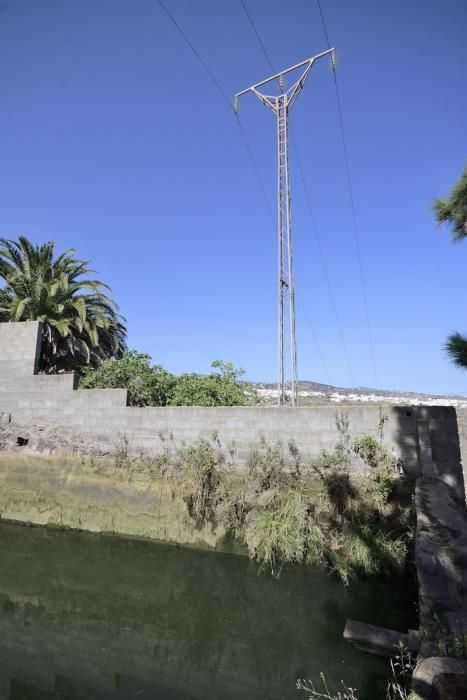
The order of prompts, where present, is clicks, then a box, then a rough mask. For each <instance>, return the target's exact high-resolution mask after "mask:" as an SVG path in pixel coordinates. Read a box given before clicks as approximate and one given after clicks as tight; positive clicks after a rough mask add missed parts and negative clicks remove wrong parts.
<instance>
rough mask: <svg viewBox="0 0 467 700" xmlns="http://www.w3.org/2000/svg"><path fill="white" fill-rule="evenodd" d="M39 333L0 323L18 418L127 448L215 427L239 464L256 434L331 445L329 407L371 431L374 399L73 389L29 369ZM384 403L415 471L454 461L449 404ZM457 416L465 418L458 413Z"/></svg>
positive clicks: (396, 442)
mask: <svg viewBox="0 0 467 700" xmlns="http://www.w3.org/2000/svg"><path fill="white" fill-rule="evenodd" d="M40 336H41V328H40V324H39V323H35V322H26V323H8V324H0V412H6V413H10V414H11V415H12V418H13V419H14V420H15V422H18V423H20V424H31V423H36V424H42V425H48V426H54V427H55V428H57V430H59V429H60V428H61V427H63V428H66V429H67V430H70V429H72V430H76V431H77V432H79V433H81V434H83V435H85V436H89V438H90V439H92V440H97V441H99V442H100V443H102V444H103V445H109V447H111V446H113V445H116V444H117V443H118V441H119V439H120V438H121V437H122V436H125V437H126V438H127V439H128V441H129V447H130V450H131V451H133V452H138V451H140V450H144V451H150V452H152V453H158V452H161V451H162V450H163V449H164V446H166V445H167V442H166V441H167V440H171V444H173V445H175V446H177V445H181V444H182V443H185V444H189V443H193V442H195V441H196V440H198V439H199V438H200V437H206V438H209V439H212V437H213V435H214V434H216V435H217V437H218V439H219V441H220V443H221V445H222V447H223V448H225V449H228V450H232V451H233V453H234V454H235V461H236V463H238V464H242V463H245V462H246V461H247V459H248V455H249V453H250V450H251V448H252V447H253V446H255V445H256V446H257V445H258V444H259V443H260V442H261V441H262V440H266V441H267V442H269V443H273V442H275V441H277V440H280V441H281V442H282V444H283V445H284V447H285V448H286V447H287V445H288V443H289V442H290V441H291V440H293V441H294V442H295V443H296V445H297V446H298V448H299V449H300V451H301V453H302V455H303V456H304V457H316V456H318V455H319V454H320V453H321V451H322V450H323V449H325V450H329V451H331V450H332V449H333V448H334V446H335V444H336V442H337V440H338V439H339V433H338V431H337V428H336V414H337V413H338V412H342V411H343V412H345V413H346V414H347V415H348V418H349V421H350V428H349V432H350V435H351V436H352V437H353V436H356V435H361V434H363V433H367V434H370V435H373V436H375V437H377V436H378V421H379V416H380V414H379V411H380V407H379V406H378V405H372V404H366V405H350V404H341V405H336V404H322V405H318V406H313V407H299V408H278V407H232V408H231V407H219V408H204V407H175V406H173V407H164V408H156V407H154V408H132V407H129V406H128V405H127V392H126V390H124V389H92V390H90V389H83V390H76V388H75V381H74V377H73V375H71V374H69V375H57V376H46V375H38V374H35V372H36V371H37V361H38V356H39V349H40ZM383 410H384V412H385V413H386V414H387V415H388V421H387V424H386V426H385V435H384V439H385V442H386V443H387V444H388V445H389V446H390V447H391V449H392V450H393V451H394V453H395V454H396V455H397V456H399V457H400V458H401V459H402V460H403V461H404V463H405V465H406V466H407V468H408V469H410V470H411V471H412V472H413V473H414V474H420V473H422V471H425V472H428V473H436V474H439V475H440V476H442V475H443V474H445V473H446V472H447V468H448V466H449V464H453V463H456V464H458V463H459V461H460V447H459V434H458V427H457V417H456V411H455V409H454V408H451V407H438V406H435V407H410V406H403V407H392V406H387V405H385V406H383ZM463 421H464V423H467V421H465V420H464V416H463ZM464 423H463V425H464ZM465 432H466V434H467V425H466V430H465ZM466 446H467V441H466Z"/></svg>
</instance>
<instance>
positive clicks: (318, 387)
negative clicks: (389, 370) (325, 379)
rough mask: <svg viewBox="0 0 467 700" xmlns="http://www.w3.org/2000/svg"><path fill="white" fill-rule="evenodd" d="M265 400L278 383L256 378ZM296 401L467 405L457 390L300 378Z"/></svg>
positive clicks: (272, 400)
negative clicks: (430, 390)
mask: <svg viewBox="0 0 467 700" xmlns="http://www.w3.org/2000/svg"><path fill="white" fill-rule="evenodd" d="M253 386H254V387H255V388H256V390H257V391H258V393H259V394H260V396H261V397H262V399H263V401H264V403H266V404H274V403H276V402H277V384H272V383H263V382H256V383H254V384H253ZM297 388H298V392H299V403H301V404H302V405H307V404H313V403H319V402H320V401H321V402H322V401H335V402H338V401H350V402H359V403H366V402H372V403H374V402H387V403H391V404H396V403H402V404H408V403H410V404H430V405H447V406H458V405H467V396H462V395H460V394H457V395H453V394H427V393H420V392H413V391H398V390H396V389H371V388H369V387H363V386H358V387H353V388H349V387H338V386H332V385H330V384H321V383H319V382H311V381H299V382H298V385H297Z"/></svg>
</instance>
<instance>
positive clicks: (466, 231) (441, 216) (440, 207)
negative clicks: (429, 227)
mask: <svg viewBox="0 0 467 700" xmlns="http://www.w3.org/2000/svg"><path fill="white" fill-rule="evenodd" d="M433 209H434V212H435V218H436V221H437V222H438V223H439V224H443V223H445V222H447V223H448V224H450V225H451V230H452V239H453V241H456V242H459V241H462V240H463V239H464V238H467V167H466V168H464V172H463V173H462V175H461V176H460V178H459V180H458V181H457V182H456V184H455V185H454V187H453V188H452V190H451V193H450V195H449V197H447V198H446V199H435V201H434V204H433Z"/></svg>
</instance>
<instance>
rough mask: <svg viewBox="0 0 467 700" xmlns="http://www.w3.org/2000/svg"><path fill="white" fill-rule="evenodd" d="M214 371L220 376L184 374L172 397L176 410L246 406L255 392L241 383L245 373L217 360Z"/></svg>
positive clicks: (214, 373) (179, 378)
mask: <svg viewBox="0 0 467 700" xmlns="http://www.w3.org/2000/svg"><path fill="white" fill-rule="evenodd" d="M211 367H212V368H213V369H215V370H219V371H218V372H211V374H209V375H207V376H205V375H200V374H182V375H181V376H180V377H178V378H177V381H176V385H175V389H174V392H173V395H172V399H171V404H172V405H173V406H246V405H248V404H249V403H251V400H252V398H253V395H254V392H253V391H252V390H251V388H250V387H249V386H248V385H245V384H243V383H241V382H240V381H239V379H240V377H241V376H242V374H244V370H243V369H235V367H234V366H233V365H232V363H231V362H223V361H222V360H215V361H214V362H213V363H212V365H211Z"/></svg>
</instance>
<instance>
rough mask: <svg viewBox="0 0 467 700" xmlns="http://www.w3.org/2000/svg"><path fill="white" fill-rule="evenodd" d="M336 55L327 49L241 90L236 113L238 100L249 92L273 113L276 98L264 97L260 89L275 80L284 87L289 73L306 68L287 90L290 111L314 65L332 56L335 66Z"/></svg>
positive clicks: (237, 96) (238, 95) (235, 101)
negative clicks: (320, 59)
mask: <svg viewBox="0 0 467 700" xmlns="http://www.w3.org/2000/svg"><path fill="white" fill-rule="evenodd" d="M334 53H335V49H333V48H329V49H326V51H322V52H321V53H318V54H316V55H315V56H310V57H309V58H306V59H305V60H304V61H300V63H296V64H295V65H293V66H290V67H289V68H286V69H285V70H282V71H280V73H275V74H274V75H271V76H269V77H268V78H265V79H264V80H260V81H259V82H258V83H255V84H254V85H250V87H247V88H245V90H241V91H240V92H237V93H236V95H235V96H234V111H235V112H237V111H238V100H239V98H240V97H241V96H242V95H245V94H246V93H247V92H253V93H254V94H255V95H256V96H257V97H258V98H259V99H260V100H261V102H263V104H265V105H266V107H269V108H270V109H272V110H273V111H275V109H276V105H275V98H274V97H272V96H271V95H264V94H263V93H262V92H260V91H259V90H258V88H260V87H262V86H263V85H267V84H268V83H270V82H272V81H273V80H279V83H280V84H281V87H282V80H283V78H284V76H285V75H287V74H288V73H291V72H292V71H294V70H298V69H299V68H302V67H305V70H304V71H303V73H302V75H301V76H300V77H299V79H298V80H296V81H295V83H294V84H293V85H292V86H291V87H290V88H289V89H288V90H287V95H288V100H287V102H288V106H289V109H290V108H291V107H292V104H293V103H294V102H295V100H296V99H297V97H298V95H299V93H300V91H301V90H302V88H303V86H304V84H305V80H306V79H307V77H308V75H309V73H310V71H311V69H312V67H313V64H314V63H315V61H317V60H318V58H322V57H323V56H328V55H329V54H330V55H331V62H332V65H333V66H334V65H335V61H334Z"/></svg>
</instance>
